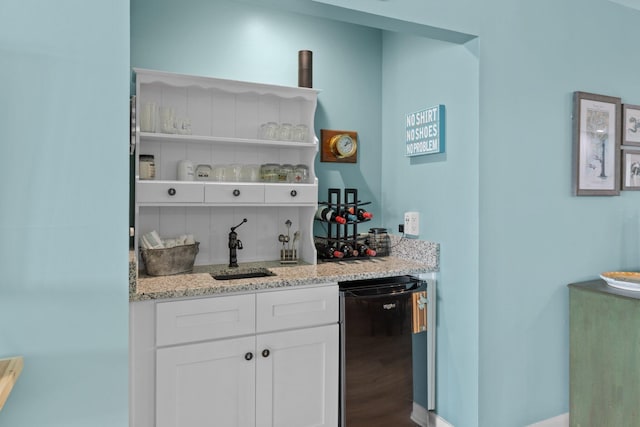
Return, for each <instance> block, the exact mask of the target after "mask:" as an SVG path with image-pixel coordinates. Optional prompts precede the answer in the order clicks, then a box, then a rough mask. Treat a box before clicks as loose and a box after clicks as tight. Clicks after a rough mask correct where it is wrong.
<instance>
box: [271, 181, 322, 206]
mask: <svg viewBox="0 0 640 427" xmlns="http://www.w3.org/2000/svg"><path fill="white" fill-rule="evenodd" d="M317 200H318V187H317V186H316V185H315V184H265V188H264V201H265V203H278V204H280V203H288V204H294V205H295V204H303V203H316V202H317Z"/></svg>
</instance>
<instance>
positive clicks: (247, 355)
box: [244, 352, 253, 360]
mask: <svg viewBox="0 0 640 427" xmlns="http://www.w3.org/2000/svg"><path fill="white" fill-rule="evenodd" d="M251 359H253V353H251V352H248V353H247V354H245V355H244V360H251Z"/></svg>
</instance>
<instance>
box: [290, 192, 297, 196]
mask: <svg viewBox="0 0 640 427" xmlns="http://www.w3.org/2000/svg"><path fill="white" fill-rule="evenodd" d="M290 194H291V197H296V196H297V195H298V192H297V191H296V190H291V193H290Z"/></svg>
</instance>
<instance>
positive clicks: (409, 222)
mask: <svg viewBox="0 0 640 427" xmlns="http://www.w3.org/2000/svg"><path fill="white" fill-rule="evenodd" d="M404 233H405V234H408V235H410V236H417V235H419V234H420V214H419V213H418V212H405V213H404Z"/></svg>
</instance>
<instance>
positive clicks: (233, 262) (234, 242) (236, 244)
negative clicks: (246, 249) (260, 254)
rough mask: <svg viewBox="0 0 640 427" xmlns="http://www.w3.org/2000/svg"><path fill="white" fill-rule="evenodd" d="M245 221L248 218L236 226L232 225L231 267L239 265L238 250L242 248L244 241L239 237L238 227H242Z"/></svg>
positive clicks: (230, 236)
mask: <svg viewBox="0 0 640 427" xmlns="http://www.w3.org/2000/svg"><path fill="white" fill-rule="evenodd" d="M245 222H247V218H245V219H243V220H242V222H241V223H240V224H238V225H236V226H235V227H231V232H230V233H229V267H237V266H238V257H237V253H236V250H237V249H242V241H241V240H240V239H238V233H236V228H238V227H240V226H241V225H242V224H244V223H245Z"/></svg>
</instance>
